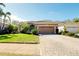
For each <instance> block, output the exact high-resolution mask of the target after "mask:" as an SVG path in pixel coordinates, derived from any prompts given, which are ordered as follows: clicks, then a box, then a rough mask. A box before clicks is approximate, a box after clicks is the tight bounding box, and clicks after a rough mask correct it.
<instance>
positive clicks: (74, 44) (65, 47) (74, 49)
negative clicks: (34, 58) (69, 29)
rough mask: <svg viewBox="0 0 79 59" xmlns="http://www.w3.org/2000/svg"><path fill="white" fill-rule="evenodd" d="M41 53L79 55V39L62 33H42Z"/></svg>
mask: <svg viewBox="0 0 79 59" xmlns="http://www.w3.org/2000/svg"><path fill="white" fill-rule="evenodd" d="M39 38H40V55H42V56H59V55H60V56H65V55H66V56H79V39H77V38H72V37H68V36H62V35H40V37H39Z"/></svg>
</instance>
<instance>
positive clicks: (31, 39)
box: [0, 34, 39, 43]
mask: <svg viewBox="0 0 79 59" xmlns="http://www.w3.org/2000/svg"><path fill="white" fill-rule="evenodd" d="M0 42H1V43H38V42H39V39H38V36H37V35H33V34H4V35H0Z"/></svg>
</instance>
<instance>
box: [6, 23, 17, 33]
mask: <svg viewBox="0 0 79 59" xmlns="http://www.w3.org/2000/svg"><path fill="white" fill-rule="evenodd" d="M5 31H7V32H8V33H18V27H17V26H16V25H12V24H10V25H8V26H7V27H6V30H5Z"/></svg>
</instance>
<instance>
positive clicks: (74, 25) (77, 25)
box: [58, 23, 79, 33]
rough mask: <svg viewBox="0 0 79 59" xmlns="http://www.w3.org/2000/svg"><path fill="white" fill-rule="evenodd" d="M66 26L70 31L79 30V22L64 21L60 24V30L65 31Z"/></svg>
mask: <svg viewBox="0 0 79 59" xmlns="http://www.w3.org/2000/svg"><path fill="white" fill-rule="evenodd" d="M64 28H66V31H68V32H73V33H76V32H79V23H64V24H61V25H59V26H58V29H59V32H61V31H64Z"/></svg>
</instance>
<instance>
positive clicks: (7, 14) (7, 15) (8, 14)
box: [2, 12, 11, 29]
mask: <svg viewBox="0 0 79 59" xmlns="http://www.w3.org/2000/svg"><path fill="white" fill-rule="evenodd" d="M10 15H11V13H10V12H6V13H3V16H4V19H3V27H2V29H4V27H5V23H6V17H8V19H9V21H10V23H11V19H10Z"/></svg>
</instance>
